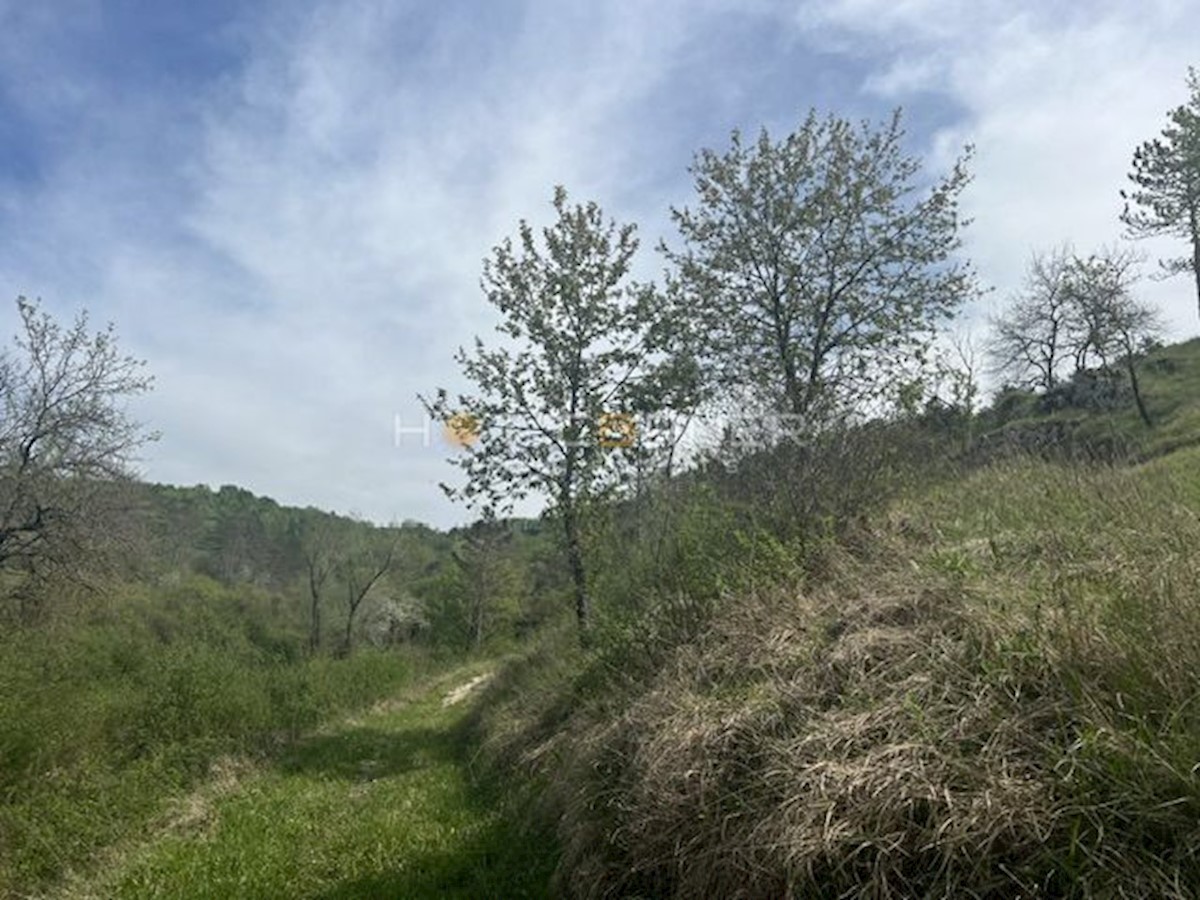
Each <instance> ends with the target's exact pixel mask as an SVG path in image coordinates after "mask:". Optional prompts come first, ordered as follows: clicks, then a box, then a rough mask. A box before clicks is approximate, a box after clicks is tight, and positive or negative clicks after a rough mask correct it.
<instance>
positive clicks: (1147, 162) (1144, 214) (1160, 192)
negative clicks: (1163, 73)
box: [1121, 68, 1200, 305]
mask: <svg viewBox="0 0 1200 900" xmlns="http://www.w3.org/2000/svg"><path fill="white" fill-rule="evenodd" d="M1187 86H1188V91H1189V94H1190V96H1189V97H1188V102H1187V103H1185V104H1183V105H1182V106H1178V107H1176V108H1175V109H1173V110H1172V111H1171V112H1170V113H1169V114H1168V118H1169V119H1170V124H1169V125H1168V126H1167V127H1166V128H1164V129H1163V132H1162V137H1161V138H1155V139H1154V140H1150V141H1147V142H1146V143H1144V144H1142V146H1140V147H1138V149H1137V150H1135V151H1134V154H1133V171H1132V172H1130V173H1129V180H1130V181H1132V182H1133V184H1134V185H1135V187H1134V189H1133V190H1132V191H1130V192H1128V193H1127V192H1125V191H1122V192H1121V196H1122V197H1124V198H1125V200H1126V204H1125V209H1124V212H1123V213H1122V215H1121V220H1122V221H1123V222H1124V223H1125V225H1126V226H1127V228H1128V231H1129V234H1130V236H1131V237H1135V238H1142V237H1153V236H1155V235H1163V234H1166V235H1172V236H1175V237H1181V238H1183V239H1184V240H1186V241H1187V242H1188V243H1189V244H1190V245H1191V251H1192V253H1191V258H1188V257H1186V256H1182V257H1177V258H1175V259H1168V260H1163V261H1161V263H1160V265H1161V266H1162V268H1163V271H1164V273H1165V274H1167V275H1175V274H1180V273H1183V272H1191V273H1192V277H1193V278H1194V279H1195V282H1196V302H1197V304H1198V305H1200V73H1198V72H1197V70H1196V69H1193V68H1189V69H1188V78H1187Z"/></svg>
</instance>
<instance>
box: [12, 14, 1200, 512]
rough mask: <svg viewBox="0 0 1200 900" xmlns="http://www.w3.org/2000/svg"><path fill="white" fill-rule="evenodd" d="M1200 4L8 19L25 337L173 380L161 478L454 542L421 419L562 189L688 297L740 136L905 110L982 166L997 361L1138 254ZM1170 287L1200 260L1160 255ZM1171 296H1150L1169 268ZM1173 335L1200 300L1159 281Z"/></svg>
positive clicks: (1161, 248) (911, 125) (921, 151)
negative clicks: (1070, 292)
mask: <svg viewBox="0 0 1200 900" xmlns="http://www.w3.org/2000/svg"><path fill="white" fill-rule="evenodd" d="M1198 21H1200V0H1124V2H1117V0H1092V2H1088V3H1086V4H1085V3H1078V2H1057V0H1049V2H1047V0H1003V2H996V0H974V2H951V0H826V2H816V0H788V2H784V0H740V2H736V0H654V2H650V0H588V2H578V0H441V2H437V3H431V2H424V3H422V2H417V0H330V2H321V0H259V2H253V3H251V2H233V0H205V2H203V3H182V2H169V0H41V2H38V3H28V2H18V0H0V329H2V330H3V333H4V334H15V331H16V324H17V320H16V306H15V303H14V302H13V301H15V299H16V297H17V296H19V295H24V296H28V297H40V298H42V302H43V305H44V307H45V308H46V309H47V310H48V311H50V312H51V313H52V314H54V315H55V316H56V317H60V318H63V319H69V318H71V317H72V316H74V315H75V314H76V313H77V312H78V311H79V310H86V311H87V312H88V313H89V315H90V317H91V320H92V321H93V322H94V323H96V324H104V323H107V322H112V323H114V324H115V327H116V331H117V334H118V336H119V341H120V345H121V347H122V348H123V349H125V350H126V351H128V352H129V353H131V354H133V355H135V356H137V357H139V358H142V359H145V360H146V361H147V363H148V370H149V371H150V372H151V373H152V374H153V375H154V378H155V387H154V390H153V392H152V393H150V394H149V395H147V396H145V397H142V398H139V399H138V400H136V401H135V402H134V403H133V409H132V412H133V414H134V415H136V416H137V417H138V418H139V420H141V421H143V422H145V423H146V424H147V426H148V427H150V428H152V429H154V430H156V431H158V432H160V433H161V438H160V439H159V440H158V441H157V442H155V443H153V444H151V445H149V446H148V447H147V448H146V450H145V451H144V453H143V459H142V460H141V462H140V464H139V470H140V472H141V474H142V476H143V477H145V478H147V479H148V480H152V481H159V482H167V483H175V484H184V485H192V484H208V485H211V486H213V487H218V486H220V485H223V484H237V485H240V486H242V487H245V488H248V489H249V490H252V491H254V492H255V493H258V494H263V495H267V496H270V497H273V498H274V499H276V500H277V501H279V502H280V503H285V504H288V505H299V506H307V505H312V506H317V507H320V508H323V509H331V510H335V511H338V512H342V513H356V514H358V515H362V516H365V517H367V518H369V519H372V520H375V521H379V522H388V521H400V520H405V519H415V520H418V521H424V522H427V523H430V524H433V525H436V526H448V525H451V524H455V523H459V522H462V521H465V520H467V519H468V518H469V517H470V514H469V512H468V511H466V510H464V509H462V508H460V507H456V506H454V505H452V504H451V503H450V501H448V500H447V499H446V498H445V497H444V496H443V495H442V492H441V491H440V489H439V488H438V483H439V482H440V481H447V480H449V481H453V479H454V476H455V471H456V470H455V469H454V468H453V467H452V466H451V465H449V464H448V463H447V462H446V457H447V456H448V455H449V454H450V453H451V452H452V450H451V448H450V447H448V446H447V445H446V444H445V443H444V442H443V441H442V439H441V436H440V434H438V432H437V431H436V430H435V429H430V439H429V440H426V438H425V434H424V412H423V409H422V407H421V405H420V403H419V401H418V400H417V394H418V393H430V392H432V391H433V390H435V389H436V388H437V387H439V386H445V387H448V388H450V389H452V390H454V389H458V388H461V387H463V385H462V383H461V380H460V377H459V374H458V372H457V367H456V366H455V364H454V362H453V355H454V352H455V350H456V349H457V348H458V347H459V346H460V345H463V344H470V343H471V342H472V341H473V339H474V337H475V335H481V336H483V337H485V338H486V337H488V336H489V335H490V334H491V333H492V332H491V329H492V328H493V326H494V323H495V319H494V317H493V316H492V314H491V312H490V311H489V308H488V307H487V305H486V303H485V301H484V298H483V294H482V292H481V290H480V288H479V277H480V270H481V261H482V260H483V258H484V257H485V256H487V255H488V253H489V251H490V249H491V248H492V247H494V246H495V245H496V244H497V243H498V242H500V241H501V240H503V239H504V238H505V237H506V236H509V235H512V234H514V233H515V231H516V228H517V223H518V221H519V220H520V219H522V218H524V219H527V220H529V221H531V222H533V223H538V224H540V223H545V222H546V221H547V220H548V216H549V213H550V211H551V207H550V201H551V197H552V193H553V187H554V185H556V184H562V185H564V186H566V188H567V189H568V191H569V192H570V194H571V196H572V197H573V198H574V199H577V200H595V201H597V202H598V203H599V204H600V205H601V206H602V207H603V208H604V210H605V212H606V213H607V214H608V215H609V216H611V217H613V218H615V219H617V220H618V221H621V222H634V223H636V224H637V225H638V228H639V235H640V236H641V238H642V248H641V252H640V255H639V260H638V269H637V271H638V272H639V273H640V274H642V275H643V277H647V278H648V277H653V276H654V275H655V274H656V273H657V272H659V271H660V270H661V268H662V266H663V262H662V260H661V259H660V258H659V257H658V256H657V255H656V253H655V251H654V248H655V246H656V245H657V244H658V242H659V240H660V239H666V240H667V241H668V242H670V241H671V240H672V239H673V233H672V227H671V223H670V216H669V210H670V208H671V206H673V205H674V206H677V207H678V206H683V205H686V204H688V203H689V202H690V200H691V194H692V191H693V186H692V182H691V178H690V176H689V174H688V171H687V169H688V165H689V163H690V161H691V159H692V156H693V154H694V153H695V152H696V151H698V150H699V149H701V148H706V147H707V148H712V149H715V150H718V151H719V150H721V149H723V148H725V147H727V146H728V141H729V135H730V132H731V130H732V129H735V128H737V129H742V130H744V131H748V132H756V131H757V130H758V129H759V128H762V127H766V128H768V129H769V130H770V131H771V132H772V133H773V134H775V135H779V136H782V135H784V134H786V133H788V132H789V131H790V130H792V129H793V128H795V127H796V126H797V125H798V124H799V122H800V121H801V120H802V119H803V117H804V115H805V114H806V112H807V111H808V110H809V109H810V108H816V109H817V110H818V111H819V112H821V113H826V112H832V113H836V114H838V115H841V116H843V117H847V118H852V119H860V118H868V119H872V120H880V119H883V118H884V117H886V116H887V115H888V114H889V113H890V111H891V110H892V109H893V108H895V107H897V106H900V107H903V109H904V111H905V122H906V125H907V131H908V135H907V145H906V148H907V150H908V151H909V152H911V153H913V154H915V155H918V156H920V157H921V158H922V159H923V160H924V163H925V166H926V171H927V172H928V173H929V175H930V176H931V177H936V176H937V175H938V174H939V173H941V172H944V171H946V170H947V169H948V168H949V166H950V165H951V164H952V162H953V160H954V159H955V158H956V156H957V155H958V154H959V153H960V152H961V150H962V147H963V146H964V145H965V144H967V143H970V144H973V145H974V146H975V148H976V155H975V158H974V161H973V163H972V167H971V168H972V171H973V173H974V181H973V183H972V184H971V186H970V187H969V188H968V190H967V192H966V193H965V195H964V198H963V205H964V210H965V212H966V214H967V215H968V216H970V217H971V219H972V220H973V221H972V224H971V225H970V227H969V229H968V230H967V232H966V234H965V247H964V255H965V256H967V257H968V258H969V259H971V260H972V261H973V263H974V264H975V266H976V268H977V270H978V272H979V275H980V280H981V282H982V283H983V284H984V285H985V286H986V287H988V288H989V289H990V290H989V291H988V293H987V294H986V295H985V296H984V297H983V298H982V299H980V300H979V301H978V302H977V303H975V304H973V305H972V306H971V307H970V308H969V309H967V310H966V311H965V312H964V317H963V321H962V323H961V325H960V326H959V327H960V328H961V329H963V330H964V331H967V332H973V333H975V334H982V331H983V328H984V326H985V324H986V321H987V317H988V316H989V315H991V314H994V313H996V312H998V311H1000V310H1002V309H1003V308H1004V304H1005V303H1006V302H1007V301H1008V299H1009V298H1010V297H1011V296H1012V294H1013V292H1014V291H1016V290H1018V289H1019V287H1020V284H1021V279H1022V275H1023V271H1024V268H1025V266H1026V264H1027V263H1028V260H1029V258H1030V255H1031V254H1032V253H1034V252H1038V251H1044V250H1047V249H1050V248H1052V247H1054V246H1056V245H1058V244H1061V243H1063V242H1064V241H1070V242H1072V243H1073V244H1074V245H1075V246H1076V247H1077V248H1078V249H1080V250H1081V251H1085V252H1086V251H1090V250H1092V249H1095V248H1099V247H1100V246H1101V245H1104V244H1112V243H1114V242H1116V241H1118V240H1119V239H1120V238H1121V233H1122V228H1121V225H1120V223H1119V221H1118V218H1117V216H1118V213H1119V212H1120V208H1121V199H1120V197H1119V195H1118V191H1119V190H1120V188H1121V187H1122V186H1123V184H1124V182H1125V175H1126V173H1127V171H1128V169H1129V163H1130V158H1131V156H1132V152H1133V149H1134V147H1136V146H1137V145H1138V144H1139V143H1141V142H1142V141H1144V140H1146V139H1148V138H1151V137H1153V136H1155V135H1156V134H1157V133H1158V131H1159V130H1160V129H1161V128H1162V127H1163V125H1165V124H1166V112H1167V111H1168V110H1169V109H1171V108H1173V107H1175V106H1178V105H1179V104H1181V103H1183V102H1184V100H1185V99H1186V88H1185V81H1184V79H1185V75H1186V71H1187V67H1188V65H1200V39H1198V38H1197V33H1198V32H1197V27H1196V23H1197V22H1198ZM1140 246H1141V249H1143V250H1145V251H1146V252H1147V253H1148V254H1149V257H1150V259H1151V261H1153V259H1154V258H1156V257H1157V256H1164V255H1173V254H1175V253H1177V252H1178V250H1179V248H1178V247H1177V246H1174V245H1172V244H1171V242H1156V243H1147V242H1143V243H1142V244H1141V245H1140ZM1152 268H1153V265H1152V264H1151V265H1150V266H1148V270H1149V269H1152ZM1142 292H1143V296H1144V297H1145V299H1147V300H1148V301H1149V302H1152V303H1154V304H1155V305H1157V306H1158V307H1159V308H1160V309H1161V311H1162V314H1163V316H1164V319H1165V321H1166V322H1167V326H1168V335H1169V337H1170V338H1172V339H1183V338H1186V337H1190V336H1192V335H1195V334H1196V333H1197V332H1198V331H1200V322H1198V321H1197V314H1196V309H1195V301H1194V290H1193V288H1192V287H1191V286H1190V285H1189V284H1188V283H1187V281H1186V280H1184V279H1182V278H1179V279H1173V280H1170V281H1165V282H1147V283H1145V284H1144V285H1143V286H1142Z"/></svg>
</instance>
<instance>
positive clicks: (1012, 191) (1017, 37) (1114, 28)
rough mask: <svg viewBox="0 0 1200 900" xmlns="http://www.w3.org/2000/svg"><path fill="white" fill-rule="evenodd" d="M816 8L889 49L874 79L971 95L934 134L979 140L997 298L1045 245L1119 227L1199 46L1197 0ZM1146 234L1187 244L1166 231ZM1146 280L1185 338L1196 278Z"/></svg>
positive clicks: (857, 1)
mask: <svg viewBox="0 0 1200 900" xmlns="http://www.w3.org/2000/svg"><path fill="white" fill-rule="evenodd" d="M818 6H819V11H818V10H817V7H818ZM805 8H806V9H807V10H808V16H806V17H805V21H806V25H805V26H804V27H807V28H808V29H809V30H810V31H813V32H814V33H816V34H819V35H833V36H836V39H838V40H841V41H843V42H846V43H847V44H854V43H855V41H856V40H857V41H865V42H867V43H868V45H869V46H870V47H871V48H872V50H873V52H875V53H876V54H877V63H876V66H875V68H874V71H872V73H871V74H870V76H869V77H868V79H867V80H866V82H865V85H864V88H865V89H866V90H868V91H873V92H876V93H878V94H880V95H881V96H883V97H886V98H887V99H888V100H889V101H890V102H898V103H904V102H905V101H907V100H911V99H913V98H914V97H915V96H917V95H919V94H921V93H925V92H933V93H940V94H943V95H945V96H947V97H948V98H950V99H951V100H952V101H953V102H954V103H955V104H957V105H959V106H961V108H962V109H963V110H964V112H965V117H964V118H963V120H962V121H959V122H957V123H955V124H954V125H953V126H952V127H951V128H950V129H948V130H946V132H945V133H943V134H941V135H939V136H938V137H937V138H936V139H935V146H937V147H939V148H941V153H939V154H938V155H948V154H949V153H951V152H953V151H954V150H956V149H957V147H959V146H960V145H961V144H962V143H964V142H967V141H969V142H971V143H974V144H975V145H976V148H977V157H976V160H975V164H974V167H973V170H974V172H975V176H976V177H975V183H974V184H973V186H972V187H971V188H970V189H969V192H968V194H967V196H966V197H965V206H966V210H967V212H968V214H969V215H971V216H972V217H973V218H974V219H975V224H974V226H973V227H972V229H971V230H970V233H969V240H968V248H967V249H968V252H969V253H970V254H971V255H972V256H973V257H974V258H975V260H976V261H977V262H978V265H979V268H980V271H981V274H982V275H983V277H984V280H985V281H986V282H987V283H989V284H991V285H994V286H995V287H996V288H997V291H996V294H995V295H993V296H992V297H991V298H989V302H988V305H989V306H992V307H996V306H999V305H1001V304H1003V302H1004V301H1005V299H1006V297H1007V295H1008V294H1009V293H1010V292H1011V291H1012V290H1014V289H1016V288H1017V287H1018V286H1019V284H1020V281H1021V276H1022V271H1023V269H1024V266H1025V264H1026V262H1027V261H1028V258H1029V255H1030V254H1031V253H1032V252H1034V251H1038V250H1045V249H1048V248H1050V247H1052V246H1054V245H1056V244H1060V243H1062V242H1063V241H1068V240H1069V241H1072V242H1074V244H1075V245H1076V246H1077V247H1079V248H1080V249H1081V250H1090V249H1092V248H1097V247H1099V246H1101V245H1103V244H1111V243H1114V242H1116V241H1118V240H1119V239H1120V238H1121V234H1122V226H1121V225H1120V222H1119V221H1118V218H1117V217H1118V214H1119V212H1120V209H1121V200H1120V197H1119V195H1118V192H1119V190H1120V189H1121V188H1122V187H1123V186H1124V185H1125V180H1126V179H1125V176H1126V173H1127V171H1128V169H1129V163H1130V158H1131V156H1132V153H1133V149H1134V147H1136V146H1137V145H1138V144H1140V143H1141V142H1142V141H1144V140H1147V139H1149V138H1151V137H1153V136H1155V135H1156V134H1157V133H1158V131H1159V130H1160V129H1161V127H1162V126H1163V125H1164V124H1165V117H1166V112H1167V110H1168V109H1170V108H1172V107H1174V106H1176V105H1178V104H1179V103H1181V102H1182V101H1183V100H1184V99H1185V89H1184V74H1185V72H1186V68H1187V66H1188V65H1189V64H1194V63H1196V62H1197V61H1198V60H1197V57H1196V52H1197V44H1196V41H1195V34H1196V31H1195V22H1196V21H1197V14H1200V7H1197V5H1196V3H1195V2H1172V0H1165V2H1156V3H1132V2H1104V3H1096V4H1088V5H1087V6H1086V7H1082V6H1081V7H1074V6H1067V5H1064V6H1058V5H1055V4H1043V3H1036V4H1035V3H1031V2H1025V3H1021V2H1017V3H1012V2H1004V3H1000V2H990V0H987V2H981V3H972V4H962V3H955V2H947V0H909V2H901V3H893V2H883V0H842V2H834V3H821V4H819V5H818V4H809V5H806V7H805ZM1143 249H1144V250H1146V251H1147V252H1148V253H1149V254H1150V255H1151V256H1159V255H1170V254H1174V253H1176V252H1178V248H1177V247H1173V246H1171V245H1170V244H1169V243H1163V242H1154V243H1147V244H1146V245H1145V246H1144V247H1143ZM1153 268H1154V267H1153V266H1152V265H1151V266H1147V271H1148V272H1149V271H1152V270H1153ZM1144 291H1145V294H1146V296H1147V297H1148V298H1150V299H1152V300H1153V301H1154V302H1156V303H1158V304H1159V305H1160V306H1161V307H1162V308H1163V310H1164V311H1165V313H1166V315H1167V318H1168V321H1169V322H1170V325H1171V329H1172V332H1173V334H1174V335H1175V336H1176V337H1182V336H1184V335H1190V334H1194V333H1195V332H1196V330H1197V328H1196V310H1195V304H1194V291H1193V289H1192V286H1191V285H1190V284H1188V283H1187V282H1186V280H1184V279H1175V280H1172V281H1170V282H1166V283H1159V282H1147V283H1146V284H1145V285H1144ZM980 312H982V310H981V311H980Z"/></svg>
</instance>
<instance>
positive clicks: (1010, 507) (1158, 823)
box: [483, 458, 1200, 898]
mask: <svg viewBox="0 0 1200 900" xmlns="http://www.w3.org/2000/svg"><path fill="white" fill-rule="evenodd" d="M1196 469H1197V466H1196V465H1195V458H1181V459H1180V460H1179V461H1177V462H1176V463H1174V464H1172V466H1171V467H1167V468H1163V466H1162V465H1159V466H1158V468H1155V467H1151V468H1149V469H1146V470H1143V471H1140V472H1117V471H1107V472H1105V471H1093V472H1083V471H1081V470H1065V469H1060V468H1055V467H1051V466H1024V467H1021V466H1017V467H1009V468H1005V469H997V470H993V471H992V472H990V473H985V474H984V475H981V476H979V477H978V478H976V479H974V480H973V481H970V482H968V483H967V484H964V485H961V486H960V488H961V490H960V492H958V493H956V494H953V495H947V496H940V497H935V498H924V499H923V500H922V501H921V503H919V504H912V505H910V506H908V507H907V508H903V509H897V510H896V511H894V513H893V515H892V517H891V520H890V521H889V523H888V524H887V525H886V527H885V528H884V529H883V531H882V532H881V533H879V534H876V535H875V536H874V538H873V540H872V545H873V550H872V551H871V553H870V556H869V558H866V559H862V558H859V559H857V560H855V559H851V558H849V557H847V556H846V555H844V554H842V555H839V554H837V553H836V552H835V553H831V555H830V559H829V560H827V561H826V569H827V571H826V573H825V577H824V578H823V581H822V584H821V586H820V587H819V588H816V589H815V590H812V591H810V592H809V593H801V592H800V591H798V590H797V589H795V588H792V587H788V586H783V585H781V586H778V587H776V588H774V589H769V590H764V591H760V592H758V593H757V594H756V595H754V596H745V597H741V598H739V599H738V600H737V601H736V602H733V603H732V604H731V605H727V606H726V607H725V609H724V610H723V611H722V612H721V614H719V615H718V616H717V618H716V619H715V620H714V621H713V622H712V624H711V626H710V627H709V628H708V630H707V631H706V632H705V633H704V634H702V635H701V636H700V637H699V638H697V639H694V640H691V641H688V642H686V643H684V644H682V645H680V646H678V647H677V648H675V650H674V651H673V652H672V653H671V654H670V656H669V659H668V662H667V664H666V665H664V666H662V667H661V668H660V669H658V671H657V672H656V674H654V675H653V677H651V678H649V679H647V680H646V681H645V682H644V683H642V684H641V685H639V686H636V687H635V688H634V689H630V690H626V692H625V693H624V694H622V695H620V696H616V697H614V696H607V697H603V698H598V697H596V696H594V695H591V694H589V693H588V692H587V691H586V690H581V688H580V687H579V685H580V684H581V683H586V681H587V678H588V676H587V675H586V673H585V675H584V676H580V677H579V678H577V679H576V680H575V681H574V683H573V684H574V687H571V686H570V685H572V681H571V678H570V671H569V670H568V669H567V668H566V667H564V666H562V665H561V664H560V667H559V669H558V670H557V687H556V686H555V684H554V682H552V681H550V680H549V679H547V678H546V675H545V673H544V672H543V673H542V675H541V678H542V679H543V680H542V681H541V683H540V687H539V685H537V684H530V683H529V679H530V678H531V677H532V673H534V672H536V671H537V666H536V665H534V666H529V667H527V668H526V669H525V670H524V673H523V674H522V673H521V672H520V671H513V672H510V673H508V675H507V677H505V676H504V675H502V676H501V678H500V679H498V684H497V685H495V686H494V687H493V689H491V691H490V693H489V696H490V702H491V703H493V704H496V707H495V708H494V709H493V711H492V712H490V713H488V714H486V717H485V720H484V723H483V725H484V727H485V730H487V729H490V732H489V733H490V736H491V743H490V744H489V745H488V746H489V747H490V750H491V752H492V753H493V754H496V753H500V754H501V755H504V757H505V758H506V759H507V760H509V761H510V762H512V761H515V760H519V761H520V764H522V765H523V766H524V767H525V768H526V770H527V771H529V772H532V773H533V774H534V775H535V777H536V778H538V779H540V780H541V783H543V784H544V785H545V789H546V793H547V797H548V804H549V806H548V809H549V811H550V812H551V813H552V815H553V816H554V817H555V818H556V819H557V821H558V822H559V833H560V837H561V839H562V843H563V851H564V852H563V857H562V862H561V865H560V867H559V881H558V885H559V889H560V890H561V892H562V893H563V894H564V895H567V896H573V897H587V898H592V897H637V896H643V897H707V896H711V897H729V898H757V897H782V896H795V897H846V898H851V897H864V898H865V897H872V898H890V897H894V898H907V897H1018V896H1021V897H1097V898H1098V897H1131V898H1132V897H1179V898H1183V897H1194V896H1198V894H1197V885H1198V884H1200V859H1198V858H1197V853H1198V852H1200V850H1198V848H1200V778H1198V775H1197V773H1198V772H1200V709H1197V707H1200V702H1198V703H1193V701H1194V700H1196V698H1197V696H1198V694H1200V674H1198V673H1200V602H1198V601H1200V561H1198V559H1197V555H1196V554H1195V548H1197V547H1200V524H1198V522H1197V517H1196V515H1195V512H1194V509H1195V507H1194V505H1192V504H1191V503H1190V502H1184V501H1183V500H1182V499H1181V498H1186V497H1187V496H1189V492H1191V494H1190V495H1191V496H1194V494H1195V492H1196V481H1197V479H1196ZM545 662H546V660H543V661H542V663H543V664H544V663H545ZM523 678H524V679H525V681H522V679H523ZM506 682H507V684H506ZM564 684H565V685H567V687H566V688H565V689H564ZM572 691H573V692H574V693H573V694H572ZM518 696H520V697H521V699H520V701H519V702H518V701H516V699H515V698H516V697H518ZM568 696H572V697H573V699H572V700H571V702H567V701H565V700H564V698H565V697H568ZM506 697H507V698H508V700H507V701H506V699H505V698H506ZM506 702H507V703H508V704H510V705H507V706H506V705H505V704H506ZM513 704H515V705H513Z"/></svg>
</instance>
